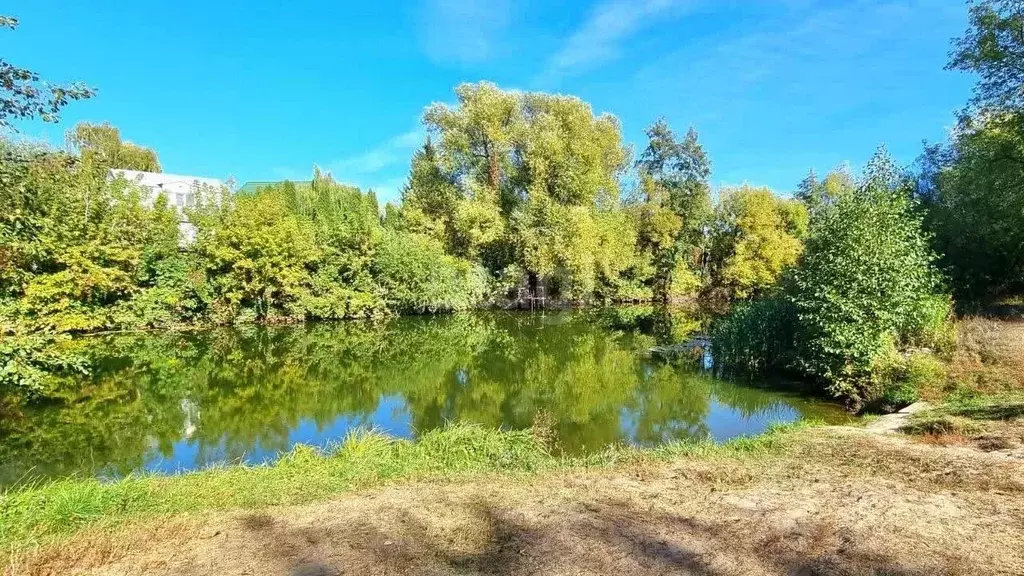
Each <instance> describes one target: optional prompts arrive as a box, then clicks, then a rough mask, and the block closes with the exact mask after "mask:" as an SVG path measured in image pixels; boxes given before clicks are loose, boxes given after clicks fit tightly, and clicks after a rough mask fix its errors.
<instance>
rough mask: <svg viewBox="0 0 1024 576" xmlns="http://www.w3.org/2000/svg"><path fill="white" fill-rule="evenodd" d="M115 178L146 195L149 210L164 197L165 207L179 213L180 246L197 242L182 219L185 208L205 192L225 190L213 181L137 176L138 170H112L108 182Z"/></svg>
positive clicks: (191, 228) (148, 174)
mask: <svg viewBox="0 0 1024 576" xmlns="http://www.w3.org/2000/svg"><path fill="white" fill-rule="evenodd" d="M117 178H124V179H125V180H127V181H129V182H132V183H133V184H135V185H137V186H139V187H141V188H142V189H143V190H144V191H145V192H147V194H146V195H145V197H144V198H143V202H145V203H146V205H147V206H149V207H151V208H152V207H153V204H154V203H155V202H156V199H157V198H158V197H159V196H160V195H161V194H163V195H164V196H166V197H167V203H168V204H169V205H171V206H173V207H174V208H175V209H176V210H177V212H178V228H179V229H180V230H181V243H182V245H186V244H191V243H192V242H193V241H195V239H196V227H195V226H193V225H192V224H191V223H189V221H188V218H187V217H186V216H185V208H186V207H188V206H194V205H195V203H196V197H197V195H198V193H199V192H201V191H204V190H205V191H207V192H213V191H217V190H220V189H221V188H223V187H224V183H223V182H221V181H220V180H218V179H216V178H201V177H199V176H180V175H177V174H164V173H161V172H140V171H138V170H111V171H110V179H111V180H114V179H117Z"/></svg>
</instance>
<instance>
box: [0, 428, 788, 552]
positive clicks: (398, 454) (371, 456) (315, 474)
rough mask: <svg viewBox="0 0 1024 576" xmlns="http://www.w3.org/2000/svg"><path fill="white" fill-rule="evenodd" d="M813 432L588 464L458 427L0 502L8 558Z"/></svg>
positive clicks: (526, 434) (736, 451) (743, 450)
mask: <svg viewBox="0 0 1024 576" xmlns="http://www.w3.org/2000/svg"><path fill="white" fill-rule="evenodd" d="M804 425H805V424H795V425H790V426H781V427H777V428H773V429H771V430H770V431H769V432H767V433H765V434H762V435H760V436H755V437H747V438H740V439H737V440H734V441H731V442H727V443H724V444H714V443H713V442H710V441H694V442H680V443H675V444H669V445H666V446H662V447H659V448H653V449H638V448H629V447H619V448H609V449H608V450H606V451H604V452H602V453H599V454H595V455H591V456H587V457H579V458H566V457H560V456H556V455H553V454H552V452H551V450H550V448H549V443H548V439H547V438H548V435H547V434H546V433H545V432H544V431H543V430H542V429H534V430H524V431H501V430H493V429H487V428H483V427H480V426H475V425H464V424H459V425H452V426H449V427H447V428H444V429H439V430H434V431H431V432H427V433H425V434H423V435H422V436H421V437H420V438H419V439H418V440H417V441H415V442H412V441H408V440H400V439H395V438H391V437H388V436H385V435H383V434H379V433H374V432H361V433H357V434H353V435H351V436H349V437H348V438H347V439H346V440H345V441H344V442H342V443H341V444H340V445H339V446H337V447H336V448H335V449H332V450H330V451H328V452H325V453H322V452H319V451H317V450H315V449H312V448H308V447H297V448H295V449H294V450H292V452H290V453H289V454H287V455H286V456H284V457H283V458H281V459H280V460H278V461H277V462H275V463H274V464H272V465H264V466H229V467H222V468H216V469H209V470H204V471H200V472H193V473H187V474H181V475H177V476H156V475H138V476H130V477H127V478H124V479H121V480H118V481H115V482H102V481H99V480H96V479H91V478H70V479H64V480H58V481H53V482H47V483H40V484H35V485H28V486H22V487H17V488H14V489H11V490H8V491H7V492H5V493H3V494H2V495H0V549H5V550H8V551H11V552H18V551H21V550H25V549H28V548H33V547H37V546H46V545H48V544H53V543H54V542H56V541H59V540H60V539H62V538H65V537H68V536H71V535H73V534H75V533H76V532H78V531H80V530H82V529H84V528H86V527H89V526H99V527H109V528H115V527H118V526H120V525H123V524H125V523H127V522H131V521H136V520H145V519H151V518H156V517H160V516H167V515H178V514H187V513H193V512H202V511H209V510H230V509H260V508H264V507H268V506H274V505H287V504H300V503H306V502H313V501H317V500H322V499H326V498H328V497H331V496H334V495H337V494H342V493H345V492H349V491H353V490H358V489H362V488H371V487H376V486H380V485H383V484H387V483H391V482H395V481H400V480H402V481H413V480H444V481H447V480H454V479H457V478H460V477H465V476H469V475H478V474H486V473H500V474H502V475H505V476H507V477H514V476H516V475H529V474H534V473H537V472H541V471H545V470H554V469H571V468H593V467H606V466H611V465H615V464H622V463H630V462H642V461H657V460H668V459H672V458H675V457H680V456H702V457H713V456H728V455H755V454H759V453H766V452H768V451H771V450H772V449H774V448H777V447H779V446H781V445H783V444H784V442H785V437H786V434H787V432H788V431H790V430H792V429H794V428H798V427H801V426H804Z"/></svg>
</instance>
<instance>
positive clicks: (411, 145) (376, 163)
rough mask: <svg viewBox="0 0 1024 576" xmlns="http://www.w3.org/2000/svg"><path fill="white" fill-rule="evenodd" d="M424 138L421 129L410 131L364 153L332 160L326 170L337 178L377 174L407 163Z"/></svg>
mask: <svg viewBox="0 0 1024 576" xmlns="http://www.w3.org/2000/svg"><path fill="white" fill-rule="evenodd" d="M424 138H425V135H424V132H423V130H422V129H420V128H417V129H414V130H410V131H408V132H404V133H402V134H399V135H397V136H393V137H391V138H388V139H387V140H385V141H384V142H381V143H380V144H378V145H377V146H374V147H373V148H371V149H369V150H367V151H366V152H361V153H359V154H354V155H352V156H346V157H344V158H339V159H337V160H334V161H333V162H331V163H329V164H327V169H328V170H330V171H331V173H332V174H334V175H335V176H336V177H338V178H355V177H360V176H366V175H372V174H377V173H379V172H381V171H383V170H385V169H387V168H392V167H394V166H395V165H396V164H406V163H408V161H409V158H410V156H411V155H412V152H413V151H414V150H415V149H416V148H417V147H419V145H420V144H422V143H423V140H424Z"/></svg>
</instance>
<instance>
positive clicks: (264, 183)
mask: <svg viewBox="0 0 1024 576" xmlns="http://www.w3.org/2000/svg"><path fill="white" fill-rule="evenodd" d="M285 182H288V180H276V181H272V180H250V181H249V182H246V183H245V184H243V185H242V187H241V188H239V189H238V190H235V194H255V193H256V192H258V191H259V189H260V188H267V187H269V186H277V185H278V184H284V183H285ZM292 184H295V185H297V186H301V185H303V184H305V185H309V184H310V182H309V181H308V180H306V181H305V182H296V181H292Z"/></svg>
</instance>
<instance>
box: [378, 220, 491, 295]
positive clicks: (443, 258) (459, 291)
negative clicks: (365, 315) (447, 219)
mask: <svg viewBox="0 0 1024 576" xmlns="http://www.w3.org/2000/svg"><path fill="white" fill-rule="evenodd" d="M375 256H376V257H375V258H374V260H373V271H374V276H375V277H376V278H377V281H378V283H379V284H380V286H381V288H382V290H383V291H384V298H385V300H386V301H387V303H388V306H389V307H391V308H392V309H394V310H395V311H398V312H416V313H422V312H439V311H455V310H468V309H470V308H473V307H475V306H477V305H478V304H479V303H480V302H482V301H483V299H484V296H485V294H486V292H487V274H486V272H484V271H483V269H481V268H480V267H478V266H475V265H473V264H471V263H470V262H468V261H466V260H462V259H461V258H456V257H455V256H452V255H450V254H447V253H445V251H444V247H443V246H442V245H441V244H440V243H439V242H437V241H436V240H433V239H431V238H428V237H426V236H422V235H418V234H408V233H404V232H395V231H391V230H388V231H386V232H385V234H384V237H383V239H382V241H381V244H380V246H378V248H377V252H376V255H375Z"/></svg>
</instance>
